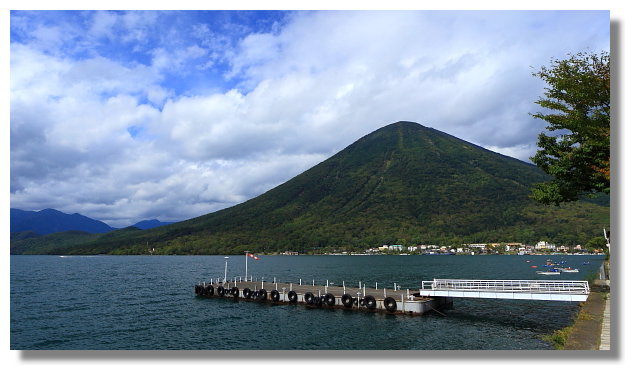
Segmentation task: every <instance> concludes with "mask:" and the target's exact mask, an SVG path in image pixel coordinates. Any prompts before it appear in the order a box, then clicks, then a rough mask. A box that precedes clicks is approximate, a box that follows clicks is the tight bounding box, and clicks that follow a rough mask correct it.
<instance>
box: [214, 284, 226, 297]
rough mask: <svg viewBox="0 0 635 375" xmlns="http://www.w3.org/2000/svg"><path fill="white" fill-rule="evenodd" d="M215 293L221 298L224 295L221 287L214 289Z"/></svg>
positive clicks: (223, 289)
mask: <svg viewBox="0 0 635 375" xmlns="http://www.w3.org/2000/svg"><path fill="white" fill-rule="evenodd" d="M216 291H217V292H218V295H219V296H221V297H223V296H224V295H225V288H223V287H222V286H219V287H218V288H216Z"/></svg>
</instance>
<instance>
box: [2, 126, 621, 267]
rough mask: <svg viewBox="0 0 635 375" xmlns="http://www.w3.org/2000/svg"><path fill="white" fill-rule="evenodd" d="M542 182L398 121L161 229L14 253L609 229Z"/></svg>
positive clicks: (304, 246)
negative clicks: (225, 204) (545, 202)
mask: <svg viewBox="0 0 635 375" xmlns="http://www.w3.org/2000/svg"><path fill="white" fill-rule="evenodd" d="M546 179H548V176H546V175H545V174H544V173H543V172H542V171H541V170H540V169H538V168H537V167H536V166H534V165H531V164H528V163H525V162H522V161H519V160H516V159H513V158H511V157H508V156H504V155H501V154H498V153H495V152H492V151H489V150H486V149H484V148H482V147H479V146H476V145H473V144H471V143H469V142H466V141H463V140H461V139H458V138H456V137H453V136H451V135H448V134H446V133H443V132H440V131H438V130H435V129H432V128H428V127H424V126H421V125H419V124H416V123H412V122H398V123H394V124H391V125H388V126H385V127H383V128H380V129H378V130H376V131H374V132H372V133H370V134H368V135H366V136H364V137H362V138H361V139H359V140H358V141H356V142H355V143H353V144H351V145H350V146H348V147H346V148H345V149H344V150H342V151H340V152H339V153H337V154H336V155H334V156H332V157H331V158H329V159H327V160H325V161H323V162H322V163H320V164H318V165H316V166H314V167H313V168H311V169H309V170H307V171H305V172H304V173H301V174H300V175H298V176H296V177H294V178H292V179H291V180H289V181H287V182H285V183H283V184H281V185H279V186H277V187H275V188H273V189H271V190H270V191H268V192H266V193H264V194H262V195H260V196H258V197H256V198H253V199H251V200H249V201H246V202H244V203H241V204H238V205H236V206H233V207H230V208H227V209H224V210H221V211H217V212H214V213H211V214H207V215H204V216H200V217H198V218H194V219H190V220H186V221H182V222H179V223H175V224H172V225H167V226H162V227H159V228H154V229H148V230H144V231H127V232H126V233H118V232H119V231H115V232H111V233H108V234H107V235H93V237H91V239H90V240H87V239H86V238H83V239H81V240H78V242H77V244H76V245H75V246H71V245H70V244H69V243H68V242H66V243H65V247H64V248H61V247H57V248H56V247H55V246H54V244H51V243H46V244H43V243H39V244H38V242H37V241H35V242H34V241H33V240H25V241H31V242H29V244H30V245H29V246H26V247H25V246H22V245H21V244H20V243H19V241H17V242H16V243H15V246H14V243H13V242H12V252H38V251H40V252H42V251H45V252H48V253H56V252H63V251H68V252H77V253H82V252H88V253H120V254H135V253H144V252H146V251H147V248H148V247H153V248H155V249H156V251H157V253H160V254H172V253H179V254H226V253H236V254H240V253H242V251H244V250H251V251H281V250H299V251H305V250H312V249H313V250H314V249H321V248H357V249H360V248H368V247H374V246H381V245H385V244H396V243H400V244H426V243H427V244H430V243H434V244H439V243H440V244H461V243H465V242H470V243H472V242H526V243H535V242H537V241H539V240H549V241H556V242H559V243H567V244H574V243H575V244H577V243H584V242H585V241H587V240H588V239H590V238H592V237H595V236H597V235H598V233H601V230H602V227H603V226H608V224H609V207H606V206H602V205H598V204H595V203H592V202H576V203H571V204H567V205H561V206H559V207H546V206H542V205H539V204H537V203H535V202H533V201H532V200H531V199H530V198H528V196H529V194H530V187H531V186H532V184H534V183H535V182H539V181H545V180H546ZM39 246H43V247H39ZM44 248H46V250H43V249H44Z"/></svg>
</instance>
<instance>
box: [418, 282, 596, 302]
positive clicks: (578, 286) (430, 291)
mask: <svg viewBox="0 0 635 375" xmlns="http://www.w3.org/2000/svg"><path fill="white" fill-rule="evenodd" d="M589 291H590V290H589V283H588V282H587V281H572V280H556V281H543V280H461V279H434V280H432V281H422V282H421V291H420V293H421V295H425V296H440V297H465V298H496V299H529V300H551V301H585V300H586V298H587V296H588V295H589Z"/></svg>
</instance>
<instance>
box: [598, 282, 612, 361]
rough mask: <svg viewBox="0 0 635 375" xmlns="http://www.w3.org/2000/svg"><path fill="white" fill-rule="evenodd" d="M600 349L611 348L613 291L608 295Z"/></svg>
mask: <svg viewBox="0 0 635 375" xmlns="http://www.w3.org/2000/svg"><path fill="white" fill-rule="evenodd" d="M599 349H600V350H611V293H608V294H607V295H606V305H605V307H604V316H603V319H602V334H601V336H600V348H599Z"/></svg>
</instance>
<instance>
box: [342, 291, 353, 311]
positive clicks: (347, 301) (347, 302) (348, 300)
mask: <svg viewBox="0 0 635 375" xmlns="http://www.w3.org/2000/svg"><path fill="white" fill-rule="evenodd" d="M342 305H344V307H346V308H351V307H353V297H351V295H350V294H348V293H347V294H344V295H343V296H342Z"/></svg>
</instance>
